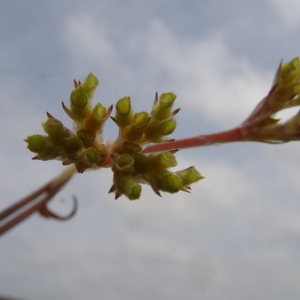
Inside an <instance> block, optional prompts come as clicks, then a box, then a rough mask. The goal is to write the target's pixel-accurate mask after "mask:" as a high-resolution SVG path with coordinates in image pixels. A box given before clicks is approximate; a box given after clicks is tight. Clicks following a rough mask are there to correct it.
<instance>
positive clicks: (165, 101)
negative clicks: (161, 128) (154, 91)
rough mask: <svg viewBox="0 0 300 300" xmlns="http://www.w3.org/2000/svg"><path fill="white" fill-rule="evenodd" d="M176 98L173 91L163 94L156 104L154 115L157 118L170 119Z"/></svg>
mask: <svg viewBox="0 0 300 300" xmlns="http://www.w3.org/2000/svg"><path fill="white" fill-rule="evenodd" d="M175 99H176V95H175V94H173V93H164V94H161V96H160V99H159V101H158V103H156V104H155V106H154V109H153V112H152V116H153V117H154V118H155V119H157V120H166V119H169V118H170V116H171V109H172V106H173V104H174V101H175Z"/></svg>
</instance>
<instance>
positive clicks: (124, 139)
mask: <svg viewBox="0 0 300 300" xmlns="http://www.w3.org/2000/svg"><path fill="white" fill-rule="evenodd" d="M74 83H75V89H74V90H73V91H72V92H71V95H70V106H69V107H67V106H66V105H65V104H64V103H62V106H63V109H64V111H65V112H66V114H67V115H68V116H69V117H70V118H71V119H72V120H73V122H74V126H73V128H74V130H73V131H72V130H70V129H68V128H66V127H65V126H64V125H63V123H62V122H61V121H59V120H57V119H55V118H54V117H53V116H51V115H50V114H49V113H47V116H48V119H47V121H46V122H44V123H43V124H42V126H43V129H44V131H45V133H46V135H31V136H29V137H28V138H27V139H26V142H27V144H28V149H29V150H30V151H32V152H34V153H35V154H36V155H35V156H34V159H41V160H49V159H58V160H61V161H62V163H63V165H69V164H74V165H75V166H76V168H77V171H78V172H79V173H82V172H84V171H85V170H87V169H95V168H101V167H109V168H111V170H112V171H113V173H114V175H113V185H112V187H111V189H110V191H109V192H111V193H115V199H118V198H119V197H120V196H122V195H125V196H126V197H127V198H128V199H129V200H136V199H139V198H140V195H141V191H142V187H141V184H142V183H146V184H149V185H150V186H151V187H152V189H153V191H154V192H155V193H156V194H158V195H160V191H163V192H168V193H177V192H178V191H180V190H182V191H187V192H189V185H190V184H192V183H194V182H196V181H198V180H200V179H201V178H202V177H201V175H200V174H199V173H198V172H197V171H196V170H195V169H194V168H189V169H186V170H183V171H177V172H171V171H170V170H169V169H170V168H172V167H175V166H176V165H177V161H176V158H175V155H174V153H175V152H176V151H171V152H169V151H166V152H161V153H155V154H147V153H143V149H144V148H145V146H146V145H148V144H151V143H159V142H167V141H169V140H170V139H167V138H166V136H167V135H170V134H171V133H172V132H173V131H174V130H175V128H176V121H175V119H174V116H175V115H176V114H177V113H178V111H179V109H176V110H173V104H174V101H175V99H176V95H175V94H173V93H165V94H162V95H161V96H160V97H159V98H158V95H157V94H156V96H155V101H154V104H153V107H152V111H151V113H150V114H149V113H147V112H145V111H142V112H137V113H135V112H134V110H133V108H132V104H131V100H130V97H123V98H121V99H119V100H118V102H117V104H116V106H115V108H116V112H115V116H114V117H111V118H112V120H113V121H114V122H115V123H116V124H117V126H118V127H119V135H118V138H117V139H116V140H115V141H114V142H106V143H105V142H104V141H103V137H102V133H103V127H104V125H105V122H106V120H107V119H108V117H109V116H110V114H111V112H112V108H113V107H112V106H110V107H108V108H105V106H103V105H102V104H101V103H98V104H96V105H95V106H92V97H93V95H94V92H95V90H96V87H97V86H98V83H99V81H98V79H97V78H96V77H95V76H94V75H93V74H92V73H90V74H89V75H88V76H87V78H86V79H85V80H84V82H83V83H81V82H80V81H78V82H77V81H74Z"/></svg>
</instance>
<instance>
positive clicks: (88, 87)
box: [80, 73, 99, 99]
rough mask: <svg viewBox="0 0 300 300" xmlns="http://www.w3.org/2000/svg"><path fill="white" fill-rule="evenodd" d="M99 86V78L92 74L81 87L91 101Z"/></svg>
mask: <svg viewBox="0 0 300 300" xmlns="http://www.w3.org/2000/svg"><path fill="white" fill-rule="evenodd" d="M98 84H99V80H98V78H97V77H96V76H95V75H94V74H93V73H90V74H89V75H88V76H87V77H86V79H85V80H84V82H83V83H82V84H81V86H80V87H81V88H82V89H83V90H84V91H85V92H86V94H87V97H88V99H91V98H92V97H93V95H94V92H95V90H96V88H97V86H98Z"/></svg>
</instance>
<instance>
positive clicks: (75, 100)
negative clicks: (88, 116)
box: [70, 87, 89, 110]
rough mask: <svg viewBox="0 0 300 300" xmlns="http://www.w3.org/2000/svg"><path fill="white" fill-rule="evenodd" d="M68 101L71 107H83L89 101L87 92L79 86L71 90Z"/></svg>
mask: <svg viewBox="0 0 300 300" xmlns="http://www.w3.org/2000/svg"><path fill="white" fill-rule="evenodd" d="M70 101H71V105H72V107H73V108H76V109H78V110H79V109H83V108H85V107H86V106H87V105H88V103H89V98H88V95H87V93H86V92H85V91H84V90H83V89H82V88H81V87H79V88H78V89H76V90H74V91H72V93H71V95H70Z"/></svg>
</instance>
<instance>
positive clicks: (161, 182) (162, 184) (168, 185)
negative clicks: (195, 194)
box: [154, 171, 183, 194]
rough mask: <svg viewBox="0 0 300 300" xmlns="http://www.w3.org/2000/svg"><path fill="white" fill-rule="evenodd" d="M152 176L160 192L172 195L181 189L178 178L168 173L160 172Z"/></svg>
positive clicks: (180, 182) (180, 181)
mask: <svg viewBox="0 0 300 300" xmlns="http://www.w3.org/2000/svg"><path fill="white" fill-rule="evenodd" d="M154 176H155V180H156V183H157V186H158V188H159V190H161V191H165V192H168V193H171V194H173V193H177V192H179V191H180V190H181V189H182V187H183V186H182V180H181V179H180V177H179V176H178V175H176V174H174V173H171V172H169V171H160V172H158V173H156V174H155V175H154Z"/></svg>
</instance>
